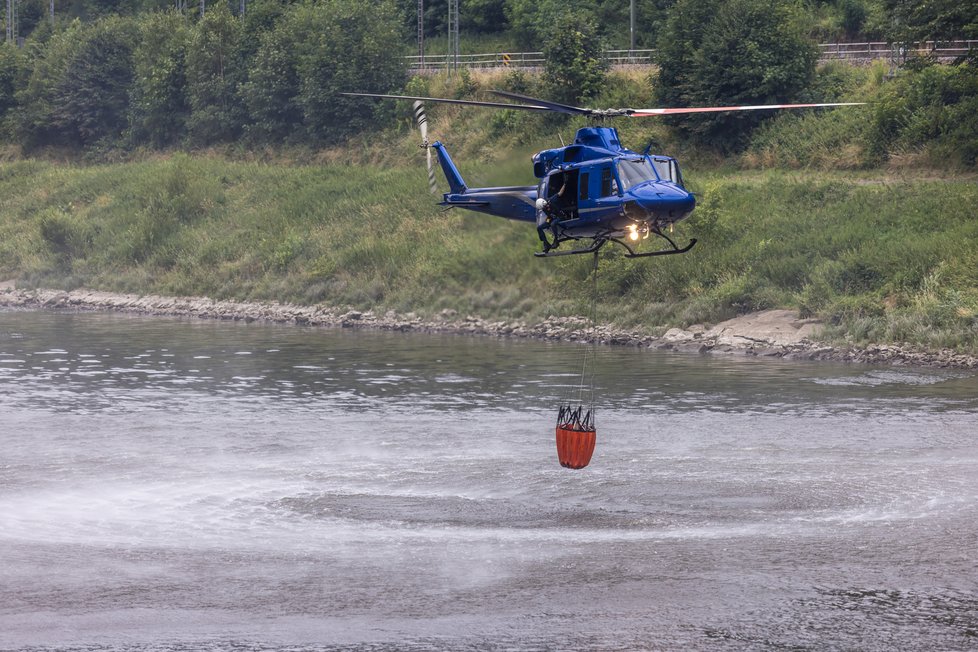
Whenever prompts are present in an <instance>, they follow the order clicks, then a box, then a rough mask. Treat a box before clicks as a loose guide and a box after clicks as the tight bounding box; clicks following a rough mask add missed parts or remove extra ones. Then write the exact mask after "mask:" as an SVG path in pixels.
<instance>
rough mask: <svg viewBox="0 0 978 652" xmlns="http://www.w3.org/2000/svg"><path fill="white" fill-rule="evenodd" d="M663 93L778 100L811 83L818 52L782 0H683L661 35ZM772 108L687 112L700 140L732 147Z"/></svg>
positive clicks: (715, 100)
mask: <svg viewBox="0 0 978 652" xmlns="http://www.w3.org/2000/svg"><path fill="white" fill-rule="evenodd" d="M657 59H658V62H659V65H660V67H661V71H660V74H659V77H658V80H657V86H656V92H657V95H658V98H659V100H660V102H661V103H662V104H663V105H664V106H729V105H734V106H736V105H744V104H779V103H784V102H788V101H791V100H793V99H794V98H795V97H797V95H798V94H799V93H800V92H801V91H802V90H803V89H804V88H806V87H807V85H808V84H809V82H810V80H811V78H812V75H813V73H814V70H815V62H816V60H817V51H816V48H815V46H814V44H812V43H811V42H810V41H809V40H808V39H807V38H806V37H805V35H804V33H803V32H802V30H801V27H800V21H799V20H798V16H797V15H796V10H795V9H794V8H793V5H790V4H788V3H787V2H784V1H782V0H731V1H730V2H724V3H721V4H720V5H719V6H718V5H717V4H716V3H714V2H713V1H712V0H679V2H677V3H676V5H675V7H674V8H673V11H672V13H671V14H670V17H669V21H668V23H667V25H666V29H665V30H664V32H663V34H662V36H661V37H660V39H659V50H658V53H657ZM765 113H766V112H757V111H749V112H728V113H715V114H705V115H702V116H695V117H689V116H687V117H681V118H676V119H674V120H673V124H675V125H676V126H677V127H679V128H680V130H681V131H683V132H684V133H685V134H687V135H689V136H691V137H693V138H694V139H695V140H697V141H698V142H699V143H701V144H706V145H710V146H712V147H715V148H717V149H720V150H725V151H730V150H735V149H739V148H741V147H743V146H744V145H745V144H746V142H747V134H748V133H749V132H750V131H751V129H753V128H754V127H755V126H756V125H757V124H759V123H760V122H761V121H762V120H763V119H764V118H765V117H768V116H765V115H764V114H765Z"/></svg>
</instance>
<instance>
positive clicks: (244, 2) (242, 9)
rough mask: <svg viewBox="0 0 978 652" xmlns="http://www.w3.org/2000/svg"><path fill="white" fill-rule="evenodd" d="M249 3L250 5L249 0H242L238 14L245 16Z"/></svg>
mask: <svg viewBox="0 0 978 652" xmlns="http://www.w3.org/2000/svg"><path fill="white" fill-rule="evenodd" d="M247 5H248V2H247V0H241V2H240V3H239V4H238V15H239V16H244V15H245V9H247V8H248V7H247Z"/></svg>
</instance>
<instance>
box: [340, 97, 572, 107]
mask: <svg viewBox="0 0 978 652" xmlns="http://www.w3.org/2000/svg"><path fill="white" fill-rule="evenodd" d="M340 95H350V96H359V97H384V98H387V99H392V100H421V101H423V102H441V103H442V104H466V105H470V106H491V107H495V108H497V109H522V110H523V111H553V110H554V109H551V108H550V107H547V106H537V105H533V104H509V103H507V102H477V101H475V100H451V99H448V98H447V97H419V96H416V95H384V94H381V93H340Z"/></svg>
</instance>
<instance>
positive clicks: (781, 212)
mask: <svg viewBox="0 0 978 652" xmlns="http://www.w3.org/2000/svg"><path fill="white" fill-rule="evenodd" d="M515 158H518V159H519V160H520V161H525V160H526V159H525V157H524V156H523V155H522V154H521V155H520V156H519V157H515ZM520 172H524V173H525V171H524V170H523V166H517V165H516V164H515V163H514V164H512V165H498V164H495V165H494V164H489V165H486V163H485V162H483V161H479V160H470V161H467V165H463V173H465V174H466V175H467V176H468V177H470V180H471V181H472V183H473V184H474V183H480V184H481V183H513V182H517V181H520V180H521V179H520V178H518V177H519V174H520ZM688 174H689V181H690V184H691V185H692V186H693V189H694V190H695V191H696V192H698V193H699V201H700V204H699V208H698V209H697V211H696V213H695V214H694V216H693V217H692V218H691V219H690V220H688V221H687V222H685V223H684V224H682V225H681V228H680V231H681V233H680V234H679V236H680V237H681V238H682V237H696V238H698V239H699V240H700V244H698V245H697V247H696V248H695V249H694V250H693V251H692V252H691V253H690V254H688V255H685V256H677V257H674V258H666V259H658V260H644V261H642V260H639V261H629V260H625V259H623V258H621V257H620V255H618V253H617V252H608V253H607V254H605V255H604V256H603V258H602V265H601V273H600V275H599V293H600V303H599V311H600V312H599V314H600V317H601V319H602V320H604V321H608V322H611V323H615V324H617V325H619V326H627V327H638V328H640V329H648V330H650V331H655V330H661V329H662V328H665V327H667V326H670V325H688V324H692V323H697V322H707V323H709V322H716V321H719V320H722V319H725V318H727V317H731V316H733V315H735V314H738V313H743V312H749V311H752V310H758V309H764V308H772V307H791V308H798V309H800V310H802V311H803V312H804V313H806V314H812V315H818V316H821V317H823V318H824V319H825V320H826V321H827V322H828V323H830V324H831V325H832V328H831V331H830V332H831V334H832V335H833V336H834V337H836V338H840V339H851V340H853V341H856V342H862V343H865V342H868V341H874V342H886V341H901V342H910V343H914V344H917V345H921V346H925V347H943V346H951V347H954V348H958V349H960V350H963V351H970V352H974V351H976V350H978V221H976V220H975V219H974V215H973V207H974V206H975V205H978V185H976V184H975V183H974V180H973V179H961V180H954V179H915V178H910V177H893V176H883V175H881V174H880V173H872V172H862V173H858V174H843V173H832V172H814V171H804V172H756V171H735V172H710V173H705V174H704V173H700V174H697V173H696V172H695V171H693V170H689V171H688ZM522 180H524V181H526V179H525V177H524V178H523V179H522ZM424 184H425V181H424V172H423V170H420V169H418V168H416V167H411V168H401V167H396V166H389V167H377V166H356V165H345V164H343V163H341V162H340V163H331V164H325V165H282V164H275V165H273V164H265V163H254V162H233V161H229V160H227V159H226V158H223V157H205V156H200V157H189V156H186V155H176V156H173V157H170V158H166V159H156V160H147V161H142V162H138V163H128V164H114V165H93V166H80V165H56V164H53V163H45V162H38V161H19V162H14V163H5V164H0V280H7V279H11V278H15V279H18V282H19V284H21V285H24V286H38V287H42V286H43V287H62V288H71V287H79V286H87V287H93V288H99V289H104V290H113V291H123V292H140V293H148V292H153V293H162V294H179V295H206V296H212V297H215V298H235V299H241V300H278V301H293V302H299V303H317V302H325V303H330V304H341V305H346V304H348V305H352V306H355V307H359V308H373V309H375V310H376V309H381V310H383V309H395V310H398V311H404V312H407V311H414V312H417V313H418V314H420V315H433V314H437V313H438V312H440V311H442V310H444V309H452V310H456V311H458V312H460V313H463V314H466V313H469V314H477V315H480V316H483V317H487V318H496V317H498V318H503V317H505V318H508V319H512V318H520V319H525V320H528V321H535V320H539V319H542V318H543V317H545V316H548V315H554V314H556V315H567V314H581V313H583V312H585V311H586V301H587V297H588V292H587V288H588V287H589V286H588V274H589V266H590V261H589V260H586V259H585V258H584V257H581V258H580V259H578V258H577V257H575V258H574V259H554V260H538V259H534V258H533V257H532V256H531V252H532V251H533V250H534V249H535V247H536V246H537V240H536V234H535V232H534V230H533V228H532V227H531V226H527V225H522V224H517V223H512V222H508V221H505V220H500V219H495V218H491V217H485V216H480V215H477V214H468V213H463V212H461V211H450V212H447V213H445V212H442V211H440V210H439V209H438V207H436V206H435V205H434V199H433V198H432V197H431V196H430V195H428V194H426V193H425V192H423V190H422V189H423V188H424Z"/></svg>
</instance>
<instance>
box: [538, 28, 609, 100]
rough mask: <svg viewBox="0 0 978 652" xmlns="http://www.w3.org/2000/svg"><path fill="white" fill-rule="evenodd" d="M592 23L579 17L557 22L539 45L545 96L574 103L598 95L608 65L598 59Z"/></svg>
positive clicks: (598, 44) (598, 46) (599, 43)
mask: <svg viewBox="0 0 978 652" xmlns="http://www.w3.org/2000/svg"><path fill="white" fill-rule="evenodd" d="M601 50H602V48H601V41H600V39H599V38H598V33H597V26H596V25H595V23H594V22H593V21H592V20H590V19H588V18H587V17H585V16H583V15H581V14H567V15H563V16H561V17H560V18H558V19H557V21H556V23H555V24H554V30H553V32H552V33H551V34H550V35H549V36H548V37H547V38H546V40H545V41H544V44H543V57H544V59H545V61H546V62H545V63H544V79H545V82H544V83H545V84H546V87H547V91H548V97H550V98H552V99H554V100H556V101H558V102H563V103H565V104H578V103H579V102H581V101H582V100H584V99H586V98H593V97H594V96H595V95H597V94H598V93H599V92H601V86H602V84H603V82H604V79H605V71H606V70H607V68H608V66H607V64H606V62H605V61H604V60H602V59H601Z"/></svg>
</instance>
